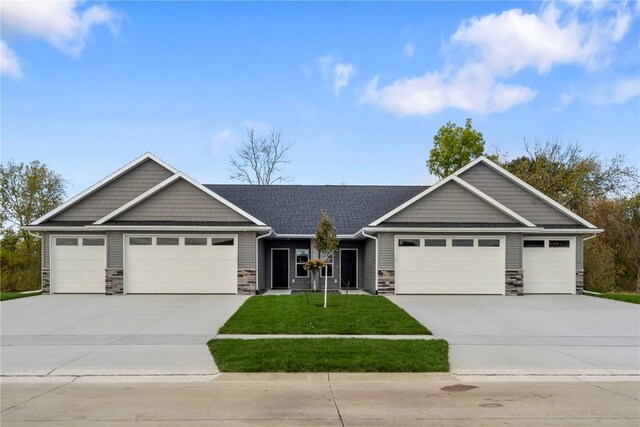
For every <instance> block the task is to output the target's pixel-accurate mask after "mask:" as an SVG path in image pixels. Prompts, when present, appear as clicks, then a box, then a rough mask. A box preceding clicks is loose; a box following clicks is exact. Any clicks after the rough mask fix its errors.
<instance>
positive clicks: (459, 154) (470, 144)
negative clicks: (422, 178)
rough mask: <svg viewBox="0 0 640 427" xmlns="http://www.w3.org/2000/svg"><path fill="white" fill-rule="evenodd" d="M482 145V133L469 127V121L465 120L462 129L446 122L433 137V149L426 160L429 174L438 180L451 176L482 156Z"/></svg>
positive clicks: (483, 142)
mask: <svg viewBox="0 0 640 427" xmlns="http://www.w3.org/2000/svg"><path fill="white" fill-rule="evenodd" d="M484 144H485V141H484V137H483V136H482V133H480V132H478V131H477V130H475V129H474V128H473V126H471V119H467V121H466V123H465V126H464V127H460V126H458V125H456V124H455V123H453V122H451V121H449V122H447V124H446V125H444V126H442V127H441V128H440V129H438V133H437V134H435V136H434V137H433V148H432V149H431V151H430V152H429V159H428V160H427V167H428V168H429V172H431V173H432V174H433V175H436V176H437V177H439V178H444V177H446V176H449V175H451V174H452V173H453V172H455V171H457V170H458V169H460V168H461V167H463V166H464V165H466V164H467V163H469V162H470V161H472V160H474V159H475V158H477V157H480V156H482V155H483V154H484Z"/></svg>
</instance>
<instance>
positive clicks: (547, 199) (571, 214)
mask: <svg viewBox="0 0 640 427" xmlns="http://www.w3.org/2000/svg"><path fill="white" fill-rule="evenodd" d="M480 162H482V163H484V164H485V165H487V166H489V167H490V168H491V169H493V170H495V171H496V172H498V173H499V174H501V175H502V176H504V177H505V178H507V179H509V180H510V181H512V182H514V183H515V184H517V185H519V186H520V187H522V188H524V189H525V190H527V191H528V192H530V193H531V194H532V195H534V196H536V197H537V198H539V199H540V200H542V201H543V202H546V203H547V204H548V205H549V206H551V207H553V208H555V209H556V210H558V211H560V212H561V213H563V214H565V215H566V216H568V217H570V218H572V219H574V220H576V221H578V222H579V223H580V224H582V225H584V226H586V227H588V228H596V226H595V225H593V224H591V223H590V222H589V221H587V220H586V219H584V218H582V217H581V216H579V215H578V214H576V213H574V212H571V211H570V210H569V209H567V208H565V207H564V206H562V205H561V204H560V203H558V202H556V201H555V200H553V199H552V198H551V197H549V196H547V195H546V194H544V193H543V192H541V191H540V190H537V189H536V188H535V187H532V186H531V185H529V184H527V183H526V182H524V181H523V180H521V179H520V178H518V177H517V176H515V175H514V174H512V173H511V172H509V171H507V170H505V169H503V168H502V167H500V166H498V165H497V164H495V163H494V162H492V161H491V160H489V159H487V158H486V157H484V156H480V157H478V158H477V159H475V160H474V161H472V162H471V163H469V164H468V165H466V166H464V167H462V168H461V169H459V170H457V171H456V172H454V173H453V174H454V175H456V176H459V175H461V174H462V173H464V172H465V171H467V170H469V169H471V168H472V167H474V166H475V165H477V164H478V163H480Z"/></svg>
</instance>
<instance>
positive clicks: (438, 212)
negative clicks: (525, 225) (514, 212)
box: [386, 181, 516, 223]
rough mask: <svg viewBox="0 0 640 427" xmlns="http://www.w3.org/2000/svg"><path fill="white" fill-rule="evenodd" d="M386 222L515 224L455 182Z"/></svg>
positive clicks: (428, 195) (445, 185)
mask: <svg viewBox="0 0 640 427" xmlns="http://www.w3.org/2000/svg"><path fill="white" fill-rule="evenodd" d="M386 221H387V222H473V223H476V222H488V223H516V221H515V220H514V219H513V218H511V217H509V216H507V215H505V214H504V213H502V212H500V211H499V210H497V209H496V208H494V207H493V206H491V205H490V204H489V203H487V202H485V201H484V200H482V199H480V198H479V197H477V196H476V195H474V194H472V193H470V192H469V191H468V190H466V189H464V188H463V187H461V186H460V185H459V184H458V183H455V182H452V181H450V182H448V183H446V184H444V185H443V186H442V187H440V188H438V189H436V190H434V191H433V192H432V193H430V194H427V195H426V196H424V197H423V198H422V199H420V200H418V201H416V202H415V203H413V204H411V205H409V206H407V207H406V208H404V209H403V210H402V211H400V212H398V213H397V214H395V215H393V216H392V217H391V218H389V219H387V220H386Z"/></svg>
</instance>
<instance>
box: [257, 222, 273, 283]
mask: <svg viewBox="0 0 640 427" xmlns="http://www.w3.org/2000/svg"><path fill="white" fill-rule="evenodd" d="M271 235H273V229H269V232H268V233H267V234H263V235H262V236H258V237H256V294H257V293H258V289H260V288H259V285H260V283H259V282H258V277H259V275H258V266H259V265H260V262H259V261H258V240H260V239H264V238H265V237H269V236H271ZM265 261H266V260H265Z"/></svg>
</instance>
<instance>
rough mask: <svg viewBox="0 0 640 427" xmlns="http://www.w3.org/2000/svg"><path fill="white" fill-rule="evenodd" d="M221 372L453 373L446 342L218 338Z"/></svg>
mask: <svg viewBox="0 0 640 427" xmlns="http://www.w3.org/2000/svg"><path fill="white" fill-rule="evenodd" d="M208 346H209V350H210V351H211V355H212V356H213V358H214V359H215V362H216V364H217V365H218V368H219V369H220V371H221V372H447V371H448V370H449V356H448V354H449V347H448V344H447V342H446V341H444V340H421V339H417V340H385V339H366V338H302V339H282V338H275V339H268V338H267V339H255V340H240V339H214V340H211V341H209V343H208Z"/></svg>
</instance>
